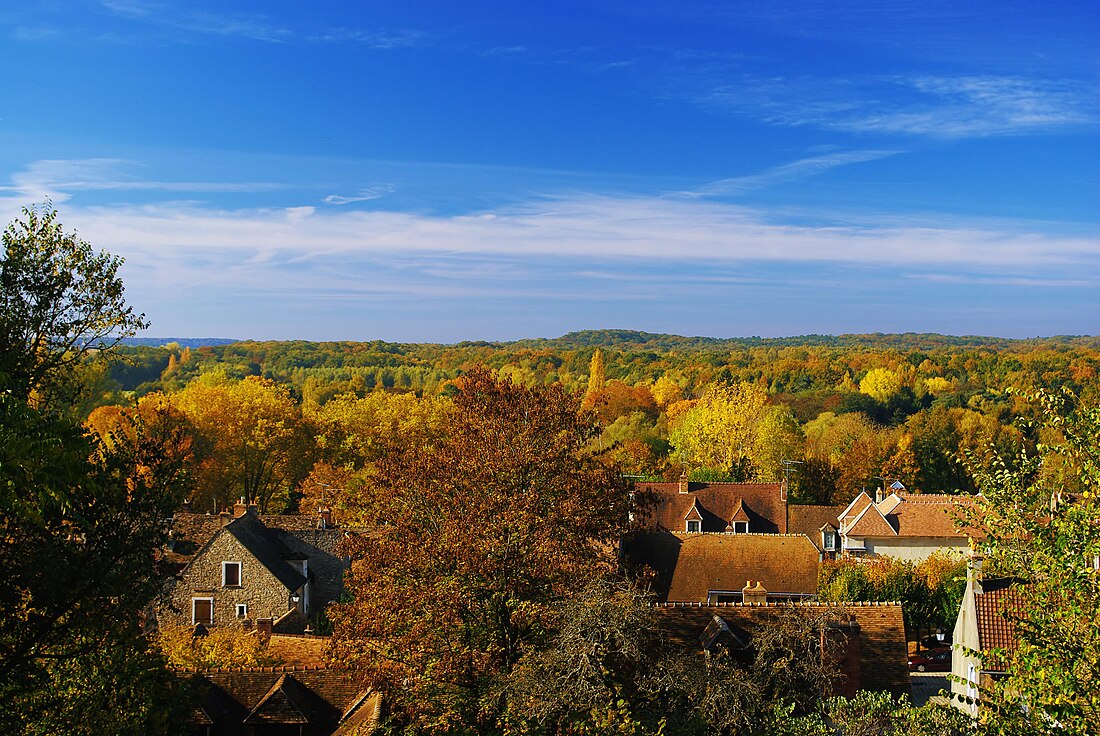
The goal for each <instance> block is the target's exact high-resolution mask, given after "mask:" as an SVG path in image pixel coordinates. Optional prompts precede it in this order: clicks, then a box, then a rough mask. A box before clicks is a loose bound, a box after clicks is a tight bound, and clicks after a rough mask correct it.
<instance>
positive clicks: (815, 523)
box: [787, 504, 846, 549]
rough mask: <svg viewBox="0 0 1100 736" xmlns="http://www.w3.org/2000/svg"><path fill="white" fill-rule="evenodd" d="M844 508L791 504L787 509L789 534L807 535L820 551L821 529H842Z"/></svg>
mask: <svg viewBox="0 0 1100 736" xmlns="http://www.w3.org/2000/svg"><path fill="white" fill-rule="evenodd" d="M845 508H846V507H844V506H820V505H801V504H791V505H790V506H788V507H787V532H788V533H790V534H805V535H806V536H807V537H809V539H810V541H811V542H813V544H814V546H815V547H817V548H818V549H820V548H821V527H823V526H825V525H830V526H832V527H833V529H839V528H840V514H841V512H843V511H844V509H845Z"/></svg>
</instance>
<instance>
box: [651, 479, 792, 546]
mask: <svg viewBox="0 0 1100 736" xmlns="http://www.w3.org/2000/svg"><path fill="white" fill-rule="evenodd" d="M687 488H688V491H687V492H686V493H680V484H679V483H638V484H637V485H636V486H635V501H636V503H637V504H638V512H637V515H638V516H639V518H648V519H649V521H650V522H651V523H652V524H654V525H655V526H657V527H658V528H660V529H667V530H669V531H681V530H683V522H684V519H685V517H686V515H687V513H688V510H689V509H690V508H691V506H692V505H693V504H695V503H698V504H699V508H700V512H701V515H702V517H703V518H702V521H703V531H704V532H724V531H725V530H726V527H727V526H728V525H729V522H730V520H731V519H732V518H733V515H734V514H735V513H736V510H737V506H738V504H741V505H742V507H743V508H744V510H745V512H746V514H747V516H748V522H749V531H750V532H759V533H773V534H774V533H779V534H782V533H785V532H786V531H787V501H786V498H785V497H784V495H783V484H782V483H688V484H687Z"/></svg>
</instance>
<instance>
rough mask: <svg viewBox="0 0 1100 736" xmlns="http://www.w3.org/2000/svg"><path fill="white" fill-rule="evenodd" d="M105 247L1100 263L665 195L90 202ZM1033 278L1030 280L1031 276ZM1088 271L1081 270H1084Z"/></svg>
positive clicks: (1033, 248) (1049, 240) (1010, 233)
mask: <svg viewBox="0 0 1100 736" xmlns="http://www.w3.org/2000/svg"><path fill="white" fill-rule="evenodd" d="M76 219H77V220H79V221H80V222H81V223H83V224H82V225H81V228H82V230H83V231H85V232H87V233H88V235H90V236H94V237H95V239H96V242H102V243H103V244H105V245H108V244H109V247H111V248H112V249H114V248H118V249H120V251H121V252H124V253H126V254H128V255H130V256H132V257H137V258H139V259H141V258H144V257H145V254H147V253H149V252H155V253H156V254H157V255H158V258H163V257H165V256H166V255H168V254H175V255H176V257H178V258H181V259H189V258H194V257H199V256H203V257H205V256H206V255H209V254H211V253H219V254H222V255H224V254H231V253H236V254H238V256H236V257H239V258H248V257H251V256H252V255H253V254H254V253H256V252H258V251H263V252H265V253H269V254H273V255H272V257H271V260H270V262H271V263H280V262H289V261H290V260H295V261H296V262H304V261H323V260H327V259H340V258H345V257H362V256H369V255H399V256H412V255H415V254H433V253H435V254H438V253H450V254H465V255H474V256H492V257H515V258H530V257H540V258H541V257H549V258H561V259H582V260H584V259H600V258H603V259H612V260H614V259H631V260H638V259H641V260H648V261H651V262H705V261H713V262H725V263H738V262H744V263H777V264H782V263H802V264H809V263H821V264H826V263H831V264H864V265H876V266H887V267H898V268H909V269H928V268H931V267H934V268H936V269H937V270H939V269H943V268H966V269H968V270H969V271H971V272H978V273H993V274H999V275H1002V276H1004V275H1006V274H1007V275H1010V276H1014V275H1035V276H1037V277H1047V276H1049V275H1050V273H1051V272H1052V271H1058V270H1066V269H1069V270H1075V269H1081V268H1089V269H1095V268H1097V266H1098V265H1100V238H1097V237H1090V236H1087V235H1083V236H1056V235H1050V234H1044V233H1042V232H1035V231H1027V230H1021V229H1019V228H1017V227H1005V228H1003V229H995V228H992V227H989V226H988V224H985V225H983V226H972V227H967V226H965V225H956V226H954V227H951V228H947V227H940V226H937V225H935V224H931V223H910V224H907V225H896V226H875V225H868V226H860V225H856V224H851V225H843V226H842V225H830V226H820V227H815V226H810V225H793V224H784V223H776V222H774V221H773V218H770V217H769V216H767V214H766V213H764V212H762V211H758V210H755V209H751V208H747V207H737V206H733V205H729V204H722V203H716V202H707V201H701V200H687V199H668V198H656V197H607V196H572V197H559V198H547V199H543V200H537V201H532V202H529V203H527V204H525V205H522V206H518V207H511V208H506V209H500V210H496V211H492V212H483V213H477V214H470V215H463V216H452V217H439V216H429V215H424V214H418V213H409V212H388V211H355V210H348V211H345V210H329V209H320V210H317V209H313V208H290V209H262V210H243V211H242V210H215V209H207V208H201V207H198V206H194V205H191V206H186V205H156V206H152V205H151V206H145V207H128V208H82V209H79V210H77V212H76ZM1031 270H1034V271H1035V273H1034V274H1031V273H1030V271H1031ZM1077 272H1078V273H1079V270H1078V271H1077Z"/></svg>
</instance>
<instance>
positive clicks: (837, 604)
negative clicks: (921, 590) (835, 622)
mask: <svg viewBox="0 0 1100 736" xmlns="http://www.w3.org/2000/svg"><path fill="white" fill-rule="evenodd" d="M649 605H650V606H651V607H653V608H790V607H792V606H793V607H796V608H843V607H845V606H855V607H859V608H870V607H881V608H885V607H887V606H897V607H900V606H901V601H769V602H767V603H725V602H723V603H700V602H698V601H690V602H682V603H681V602H664V603H651V604H649Z"/></svg>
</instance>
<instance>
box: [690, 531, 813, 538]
mask: <svg viewBox="0 0 1100 736" xmlns="http://www.w3.org/2000/svg"><path fill="white" fill-rule="evenodd" d="M669 533H670V534H673V535H679V536H685V537H686V536H692V537H698V536H702V535H710V536H727V537H769V538H770V537H804V536H806V535H805V534H798V533H796V532H775V533H771V532H682V531H679V530H677V531H674V532H669Z"/></svg>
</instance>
